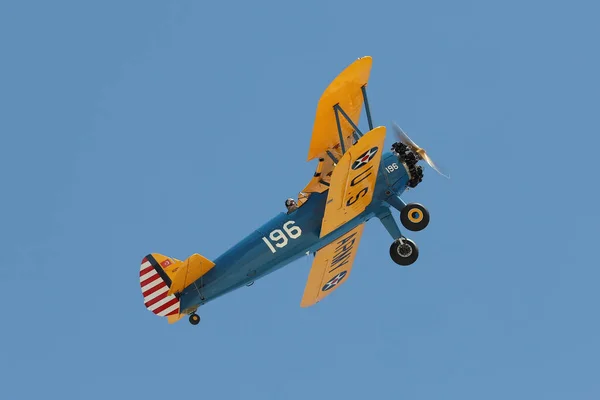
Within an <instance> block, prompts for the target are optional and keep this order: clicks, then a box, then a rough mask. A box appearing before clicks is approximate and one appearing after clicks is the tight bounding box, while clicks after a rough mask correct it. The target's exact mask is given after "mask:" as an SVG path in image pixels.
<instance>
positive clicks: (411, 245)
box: [390, 237, 419, 266]
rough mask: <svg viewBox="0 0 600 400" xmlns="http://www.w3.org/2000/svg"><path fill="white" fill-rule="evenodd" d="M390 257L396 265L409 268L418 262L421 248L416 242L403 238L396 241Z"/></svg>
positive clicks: (391, 248)
mask: <svg viewBox="0 0 600 400" xmlns="http://www.w3.org/2000/svg"><path fill="white" fill-rule="evenodd" d="M390 257H392V260H393V261H394V262H395V263H396V264H398V265H402V266H407V265H410V264H412V263H414V262H415V261H417V258H419V248H418V247H417V245H416V244H415V242H413V241H412V240H410V239H407V238H404V237H403V238H400V239H397V240H395V241H394V243H392V245H391V246H390Z"/></svg>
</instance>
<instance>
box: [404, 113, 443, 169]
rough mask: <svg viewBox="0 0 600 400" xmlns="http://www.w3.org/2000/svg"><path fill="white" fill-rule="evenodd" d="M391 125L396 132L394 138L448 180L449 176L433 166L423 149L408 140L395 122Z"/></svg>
mask: <svg viewBox="0 0 600 400" xmlns="http://www.w3.org/2000/svg"><path fill="white" fill-rule="evenodd" d="M393 125H394V132H396V136H397V137H398V140H399V141H400V142H402V143H404V144H405V145H406V146H408V148H409V149H411V150H412V151H413V152H414V153H415V154H416V155H417V156H418V157H419V158H420V159H421V160H425V161H426V162H427V164H429V166H430V167H431V168H433V169H434V170H436V171H437V172H438V173H439V174H440V175H442V176H444V177H446V178H448V179H450V175H448V174H445V173H443V172H442V171H441V170H440V168H439V167H438V166H437V165H435V163H434V162H433V160H432V159H431V158H430V157H429V156H428V155H427V152H425V150H424V149H422V148H421V147H419V146H418V145H417V144H416V143H415V142H413V141H412V140H411V138H409V137H408V135H407V134H406V133H405V132H404V131H403V130H402V128H400V127H399V126H398V125H397V124H396V123H395V122H393Z"/></svg>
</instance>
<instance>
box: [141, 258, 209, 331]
mask: <svg viewBox="0 0 600 400" xmlns="http://www.w3.org/2000/svg"><path fill="white" fill-rule="evenodd" d="M214 265H215V264H214V263H213V262H212V261H210V260H208V259H206V258H204V257H202V256H201V255H200V254H193V255H192V256H190V257H189V258H187V259H186V260H185V261H180V260H178V259H176V258H172V257H167V256H163V255H162V254H157V253H152V254H148V255H147V256H146V257H144V259H143V260H142V265H141V266H140V286H141V288H142V295H143V296H144V305H145V306H146V308H147V309H148V310H150V311H152V312H153V313H154V314H156V315H158V316H160V317H168V319H169V322H170V323H172V322H175V321H177V320H179V319H180V318H181V317H180V311H181V310H180V309H179V308H180V307H179V305H180V304H179V293H180V292H182V291H183V289H185V288H186V287H188V286H189V285H191V284H192V283H193V282H194V281H196V280H197V279H198V278H200V277H201V276H202V275H204V274H206V273H207V272H208V271H209V270H210V269H211V268H212V267H214Z"/></svg>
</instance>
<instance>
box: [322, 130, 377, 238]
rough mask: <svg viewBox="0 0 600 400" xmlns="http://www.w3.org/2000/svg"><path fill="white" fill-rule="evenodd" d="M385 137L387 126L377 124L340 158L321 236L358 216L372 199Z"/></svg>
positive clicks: (332, 178) (334, 173) (326, 206)
mask: <svg viewBox="0 0 600 400" xmlns="http://www.w3.org/2000/svg"><path fill="white" fill-rule="evenodd" d="M384 140H385V127H384V126H379V127H377V128H374V129H373V130H371V131H369V132H367V133H366V134H365V135H364V136H363V137H361V138H360V139H359V141H358V142H357V143H356V144H355V145H354V146H352V147H351V148H350V149H348V151H347V152H346V154H344V156H343V157H342V158H341V159H340V160H339V162H338V164H337V166H336V167H335V169H334V170H333V173H332V175H331V182H330V187H329V193H328V195H327V204H326V205H325V214H324V216H323V222H322V225H321V235H320V237H323V236H325V235H327V234H328V233H331V232H332V231H334V230H335V229H337V228H338V227H340V226H341V225H343V224H344V223H346V222H348V221H350V220H351V219H352V218H354V217H356V216H357V215H358V214H360V213H361V212H363V211H364V210H365V208H366V207H367V206H368V205H369V204H370V203H371V200H373V189H374V188H375V183H376V182H377V173H378V171H379V163H380V162H381V155H382V153H383V142H384Z"/></svg>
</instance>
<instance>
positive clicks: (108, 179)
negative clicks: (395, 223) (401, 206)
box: [0, 0, 600, 400]
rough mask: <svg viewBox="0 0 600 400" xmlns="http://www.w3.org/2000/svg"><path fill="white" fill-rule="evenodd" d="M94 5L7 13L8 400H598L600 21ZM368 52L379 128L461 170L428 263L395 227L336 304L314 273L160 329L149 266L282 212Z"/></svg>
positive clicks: (529, 4)
mask: <svg viewBox="0 0 600 400" xmlns="http://www.w3.org/2000/svg"><path fill="white" fill-rule="evenodd" d="M93 3H94V4H92V2H81V1H70V2H64V1H44V2H41V1H38V2H33V1H32V2H19V1H4V2H2V5H0V38H1V39H0V40H1V42H0V43H1V44H0V50H1V53H0V54H1V56H0V72H1V74H0V107H1V108H0V110H1V111H0V112H1V115H0V148H1V149H2V157H1V158H0V177H1V183H2V196H1V197H2V200H1V201H0V204H1V207H0V249H1V252H2V256H3V262H2V265H1V266H0V302H1V303H2V305H3V312H2V321H3V322H2V324H1V325H2V329H0V398H2V399H40V398H48V397H52V398H61V399H81V398H85V399H107V398H140V399H145V400H149V399H172V398H180V397H183V398H186V397H195V398H206V399H208V398H210V399H240V398H247V399H291V400H295V399H326V398H335V399H366V398H377V399H448V398H456V399H478V400H479V399H487V400H492V399H502V400H505V399H507V398H510V399H531V398H536V399H545V400H550V399H561V400H562V399H598V398H600V379H599V373H598V372H599V368H600V365H599V362H598V359H599V356H600V344H599V338H600V322H599V319H598V304H599V300H600V299H599V296H598V281H599V280H600V261H599V260H598V255H597V249H598V244H597V240H598V237H599V232H598V226H599V215H598V208H597V202H598V198H599V196H598V189H597V183H598V174H597V173H598V162H597V161H595V160H594V159H595V157H597V151H598V147H599V146H600V141H599V140H598V133H599V132H598V131H599V128H598V126H599V125H598V110H599V105H600V104H599V103H600V102H599V95H598V93H599V89H600V85H599V83H600V82H599V78H598V71H600V59H599V53H598V37H600V29H599V28H598V22H597V15H598V12H599V11H600V10H599V6H598V5H597V4H596V2H593V1H587V2H584V1H573V2H558V1H503V2H489V1H486V2H483V1H481V2H480V1H462V0H457V1H452V2H448V1H433V0H432V1H424V2H400V1H391V0H389V1H372V2H366V1H360V2H359V1H355V0H346V1H341V0H337V1H316V0H307V1H303V2H296V3H285V2H280V1H279V2H278V1H252V2H247V1H234V2H210V3H208V2H204V1H202V2H200V1H198V2H194V1H178V2H175V1H129V2H120V1H119V2H117V1H104V2H93ZM363 55H371V56H373V58H374V64H373V69H372V74H371V81H370V92H369V94H370V100H371V105H372V107H373V116H374V119H375V122H376V123H377V124H381V125H388V126H389V124H390V122H391V121H392V120H396V121H397V122H398V123H399V124H400V126H402V127H403V128H404V129H405V130H406V131H407V132H408V133H409V134H410V135H411V137H412V138H413V139H415V141H417V143H419V144H420V145H422V146H423V147H425V148H426V149H428V151H429V153H430V154H431V156H432V157H434V159H435V160H436V161H439V163H440V164H442V165H443V166H445V167H446V168H447V169H448V170H449V171H450V172H451V174H452V179H451V180H449V181H448V180H445V179H444V178H442V177H440V176H437V175H436V174H435V173H434V171H432V170H431V169H426V170H425V179H424V181H423V183H422V184H421V185H420V186H419V187H418V190H415V191H411V192H410V193H409V194H407V196H406V197H405V198H406V200H407V201H418V202H422V203H423V204H425V205H426V206H427V207H428V208H429V210H430V212H431V215H432V221H431V224H430V225H429V228H428V229H427V230H425V231H423V232H419V233H411V234H410V235H409V236H410V237H411V238H413V239H414V240H415V241H416V242H417V243H418V245H419V247H420V250H421V256H420V259H419V261H418V263H417V264H415V265H414V266H413V267H411V268H404V269H403V268H400V267H398V266H396V265H395V264H393V263H392V261H391V260H390V259H389V254H388V251H389V245H390V241H391V238H390V237H389V236H388V234H387V233H386V231H385V230H384V228H383V227H382V226H381V224H379V222H378V221H377V220H372V221H370V222H369V223H368V224H367V227H366V229H365V234H364V236H363V239H362V242H361V246H360V249H359V251H358V255H357V258H356V263H355V266H354V269H353V272H352V276H351V279H350V280H349V281H347V282H346V283H345V284H344V285H343V286H342V287H341V288H340V289H339V290H338V291H336V292H335V293H334V294H333V295H332V296H329V297H328V298H327V299H325V300H324V301H323V302H322V303H319V304H318V305H317V306H315V307H313V308H310V309H301V308H300V307H299V303H300V299H301V296H302V291H303V289H304V284H305V281H306V278H307V275H308V270H309V267H310V264H309V261H308V260H307V259H302V260H300V261H298V262H295V263H293V264H291V265H289V266H288V267H286V268H284V269H282V270H280V271H278V272H276V273H274V274H273V275H270V276H268V277H267V278H265V279H263V280H260V281H258V282H256V283H255V285H254V286H252V287H251V288H244V289H243V290H239V291H237V292H234V293H232V294H230V295H228V296H226V297H223V298H221V299H219V300H217V301H215V302H213V303H210V304H209V305H207V306H206V307H204V308H203V309H201V310H200V314H201V316H202V322H201V324H200V325H198V326H197V327H192V326H191V325H189V324H188V323H187V322H186V321H183V323H180V324H177V325H173V326H171V325H168V324H166V321H164V320H162V319H160V318H158V317H155V316H154V315H153V314H151V313H150V312H148V311H147V310H146V309H145V308H144V306H143V304H142V297H141V294H140V289H139V284H138V271H139V262H140V260H141V258H142V257H143V256H144V255H145V254H147V253H148V252H160V253H163V254H168V255H172V256H174V257H178V258H184V257H187V256H188V255H190V254H192V253H194V252H199V253H201V254H203V255H204V256H206V257H209V258H213V259H214V258H216V257H217V256H218V255H219V254H221V253H222V252H223V251H225V250H226V249H227V248H229V247H230V246H231V245H233V244H234V243H235V242H236V241H237V240H239V239H242V238H243V237H244V236H245V235H246V234H248V233H250V232H252V230H253V229H255V228H257V227H258V226H260V225H261V224H262V223H263V222H265V221H266V220H267V219H269V218H271V217H272V216H274V215H275V214H277V213H279V212H280V211H282V209H283V201H284V199H285V198H287V197H289V196H294V195H296V194H297V192H298V191H299V190H300V189H301V188H302V187H303V186H304V185H305V184H306V182H307V181H308V180H309V179H310V177H311V175H312V173H313V171H314V167H315V164H314V163H313V162H311V163H307V162H305V159H306V153H307V149H308V144H309V140H310V134H311V129H312V124H313V118H314V112H315V108H316V105H317V101H318V100H319V96H320V95H321V93H322V91H323V90H324V89H325V87H326V86H327V85H328V83H329V82H330V81H331V80H332V79H333V78H334V77H335V76H336V75H337V74H338V73H339V72H340V71H341V70H342V69H343V68H344V67H346V65H348V64H349V63H351V62H352V61H353V60H354V59H356V58H357V57H360V56H363ZM363 122H365V121H363ZM363 126H364V125H363ZM391 143H392V138H391V136H388V139H387V141H386V145H387V146H389V145H390V144H391ZM396 215H397V213H396ZM115 396H116V397H115Z"/></svg>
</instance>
